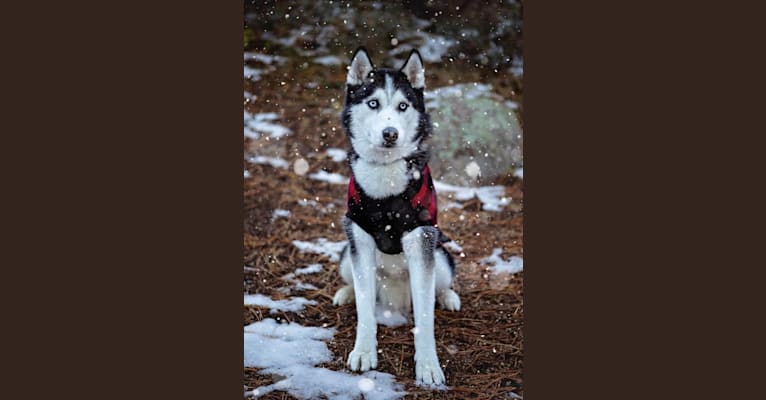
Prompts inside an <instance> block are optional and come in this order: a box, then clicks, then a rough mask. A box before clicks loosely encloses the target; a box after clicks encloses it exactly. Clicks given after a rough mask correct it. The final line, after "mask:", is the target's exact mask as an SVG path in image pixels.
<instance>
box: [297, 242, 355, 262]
mask: <svg viewBox="0 0 766 400" xmlns="http://www.w3.org/2000/svg"><path fill="white" fill-rule="evenodd" d="M346 243H348V241H346V240H344V241H341V242H331V241H329V240H327V239H325V238H319V239H317V240H316V241H315V242H304V241H301V240H293V246H295V247H297V248H298V250H299V251H301V252H302V253H317V254H321V255H323V256H325V257H328V258H329V259H330V261H340V252H341V251H343V248H344V247H345V246H346Z"/></svg>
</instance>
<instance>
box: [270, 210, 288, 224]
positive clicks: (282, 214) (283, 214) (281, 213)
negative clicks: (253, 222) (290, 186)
mask: <svg viewBox="0 0 766 400" xmlns="http://www.w3.org/2000/svg"><path fill="white" fill-rule="evenodd" d="M288 217H290V211H289V210H282V209H279V208H277V209H276V210H274V212H273V213H271V220H272V221H274V220H276V219H277V218H288Z"/></svg>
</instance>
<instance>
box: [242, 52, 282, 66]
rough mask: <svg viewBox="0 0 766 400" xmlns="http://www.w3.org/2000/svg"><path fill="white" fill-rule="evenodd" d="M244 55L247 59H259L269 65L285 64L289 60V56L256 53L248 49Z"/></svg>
mask: <svg viewBox="0 0 766 400" xmlns="http://www.w3.org/2000/svg"><path fill="white" fill-rule="evenodd" d="M244 56H245V61H258V62H262V63H264V64H267V65H272V64H276V65H284V64H285V63H286V62H287V57H282V56H272V55H270V54H261V53H254V52H251V51H246V52H245V53H244Z"/></svg>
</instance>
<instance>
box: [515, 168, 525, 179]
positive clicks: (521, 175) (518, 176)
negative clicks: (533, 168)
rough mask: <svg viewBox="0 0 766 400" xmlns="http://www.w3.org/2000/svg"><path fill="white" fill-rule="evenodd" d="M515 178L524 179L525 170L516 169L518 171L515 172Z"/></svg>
mask: <svg viewBox="0 0 766 400" xmlns="http://www.w3.org/2000/svg"><path fill="white" fill-rule="evenodd" d="M513 176H515V177H517V178H521V179H524V168H516V171H513Z"/></svg>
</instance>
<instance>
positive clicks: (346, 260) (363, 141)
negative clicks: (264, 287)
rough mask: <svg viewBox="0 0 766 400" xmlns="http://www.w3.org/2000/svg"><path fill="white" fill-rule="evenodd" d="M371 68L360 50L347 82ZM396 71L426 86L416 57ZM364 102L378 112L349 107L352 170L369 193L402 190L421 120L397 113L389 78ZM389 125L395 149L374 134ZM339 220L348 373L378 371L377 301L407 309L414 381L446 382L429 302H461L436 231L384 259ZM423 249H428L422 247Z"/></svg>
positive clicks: (414, 234)
mask: <svg viewBox="0 0 766 400" xmlns="http://www.w3.org/2000/svg"><path fill="white" fill-rule="evenodd" d="M372 68H373V67H372V63H371V62H370V60H369V57H368V56H367V54H366V53H364V52H363V51H361V52H358V53H357V55H356V56H355V57H354V60H353V61H352V63H351V67H350V69H349V73H348V76H347V80H346V81H347V82H348V83H349V84H359V83H360V82H362V80H363V79H364V78H365V77H366V76H367V75H368V74H369V72H370V71H371V70H372ZM402 71H403V72H404V73H405V75H406V76H407V77H408V80H409V81H410V83H411V84H412V85H413V87H416V88H423V87H424V82H425V75H424V73H425V72H424V68H423V65H422V62H421V60H420V58H419V57H417V56H414V55H411V56H410V58H409V59H408V60H407V62H406V63H405V65H404V67H403V68H402ZM369 98H370V99H372V98H375V99H376V100H377V101H378V102H379V107H380V108H379V110H378V111H377V112H370V111H369V109H368V106H367V104H366V103H364V102H363V103H361V104H357V105H355V106H354V107H353V108H352V109H351V124H350V128H351V130H352V132H353V133H354V135H353V137H352V139H351V140H352V146H353V147H354V150H355V151H356V152H357V154H359V158H358V160H356V161H355V162H354V163H353V164H352V165H351V168H352V170H353V172H354V178H355V180H356V183H357V184H358V185H359V186H360V187H361V188H362V189H363V190H364V192H365V193H367V195H368V196H370V197H372V198H385V197H388V196H392V195H398V194H399V193H402V192H403V191H404V190H405V188H406V187H407V184H408V183H409V181H410V179H412V176H410V175H408V172H407V165H406V161H405V160H404V159H403V158H404V157H405V156H407V155H409V154H411V153H413V152H414V151H415V150H416V149H417V143H412V138H414V137H415V135H416V134H417V124H418V117H419V115H418V113H417V111H416V110H415V109H414V108H413V107H411V106H410V107H408V109H407V110H406V111H405V112H400V111H398V110H397V109H396V107H398V104H399V103H400V102H402V101H404V102H407V100H406V99H405V98H404V96H403V95H402V94H401V93H400V92H398V91H396V90H394V87H393V84H392V83H391V82H390V81H387V82H386V84H385V88H384V89H377V90H376V91H375V92H374V93H373V94H372V95H371V96H369ZM408 104H409V103H408ZM389 126H392V127H394V128H396V129H397V130H398V132H399V137H398V139H397V142H396V145H395V146H394V147H392V148H383V147H382V144H383V142H382V136H381V134H380V132H381V131H382V130H383V129H384V128H385V127H389ZM345 223H346V224H348V227H347V230H348V231H349V232H348V233H350V235H351V238H353V241H354V245H355V248H356V252H351V251H350V249H349V248H347V249H346V251H345V254H344V255H343V257H342V258H341V265H340V273H341V277H342V278H343V280H344V281H345V282H346V283H347V284H348V285H347V286H344V287H342V288H341V289H340V290H338V292H337V293H336V294H335V297H334V299H333V303H334V304H336V305H341V304H346V303H351V302H356V310H357V317H358V318H357V330H356V343H355V345H354V349H353V351H351V353H350V354H349V356H348V366H349V368H350V369H351V370H354V371H367V370H369V369H371V368H376V367H377V364H378V353H377V338H376V335H377V323H376V320H375V304H376V301H377V302H379V303H380V304H382V305H383V306H384V307H386V308H388V309H391V310H395V311H402V312H408V311H410V308H411V306H412V309H413V311H414V312H413V315H414V319H415V329H413V332H414V335H415V378H416V380H417V382H418V383H421V384H443V383H444V382H445V378H444V373H443V372H442V369H441V366H440V365H439V359H438V356H437V353H436V341H435V338H434V303H435V302H438V303H439V305H440V306H441V307H443V308H445V309H447V310H459V309H460V298H459V297H458V295H457V293H455V292H454V291H453V290H452V289H451V285H452V272H451V269H450V266H449V262H448V260H447V258H446V255H445V254H444V253H442V251H436V249H435V246H434V243H435V240H433V238H430V239H429V236H430V235H434V234H436V230H435V229H434V228H433V227H428V226H421V227H418V228H416V229H414V230H412V231H410V232H408V233H406V234H405V235H404V236H403V237H402V248H403V252H402V253H400V254H396V255H389V254H386V253H382V252H380V251H379V250H378V249H377V247H376V244H375V240H374V239H373V237H372V236H370V234H368V233H367V232H365V231H364V230H363V229H362V228H361V227H359V226H358V225H357V224H356V223H354V222H352V221H351V220H346V221H345ZM351 238H350V239H351ZM429 246H431V248H427V247H429Z"/></svg>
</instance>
